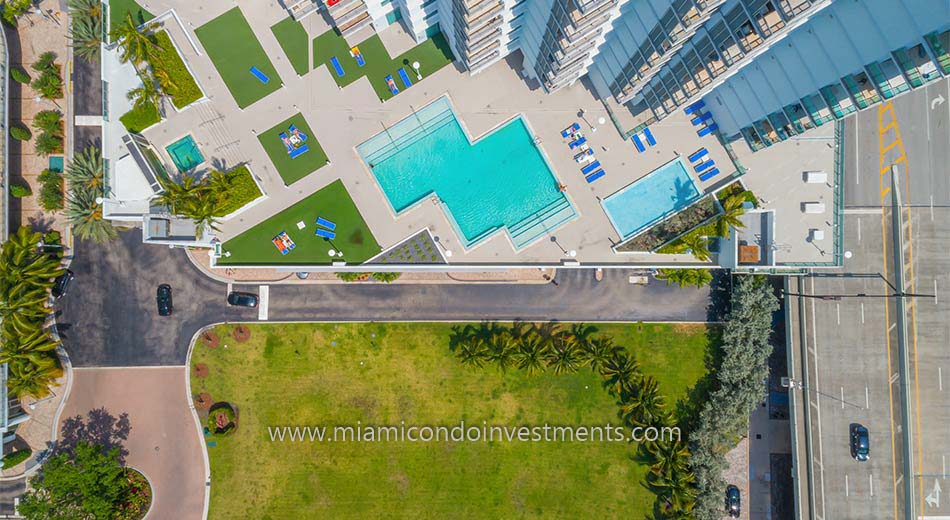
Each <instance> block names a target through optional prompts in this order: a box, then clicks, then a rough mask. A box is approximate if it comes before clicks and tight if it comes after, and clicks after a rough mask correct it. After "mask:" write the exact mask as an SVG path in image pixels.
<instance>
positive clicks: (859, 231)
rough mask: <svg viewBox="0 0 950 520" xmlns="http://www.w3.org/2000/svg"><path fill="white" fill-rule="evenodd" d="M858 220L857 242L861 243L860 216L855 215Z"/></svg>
mask: <svg viewBox="0 0 950 520" xmlns="http://www.w3.org/2000/svg"><path fill="white" fill-rule="evenodd" d="M857 220H858V243H859V244H860V243H861V217H857Z"/></svg>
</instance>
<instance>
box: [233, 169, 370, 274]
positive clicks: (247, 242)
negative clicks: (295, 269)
mask: <svg viewBox="0 0 950 520" xmlns="http://www.w3.org/2000/svg"><path fill="white" fill-rule="evenodd" d="M318 216H320V217H323V218H325V219H327V220H330V221H331V222H335V223H336V238H334V239H333V240H326V239H323V238H320V237H317V236H315V235H314V230H315V228H316V224H315V221H316V219H317V217H318ZM297 222H304V223H305V224H306V226H307V227H305V228H304V229H297ZM281 231H286V232H287V234H288V235H289V236H290V238H291V239H292V240H293V241H294V242H295V243H296V245H297V247H296V248H294V249H293V250H291V251H290V253H288V254H286V255H281V254H280V251H279V250H278V249H277V248H276V247H275V246H274V244H272V243H271V240H272V239H273V238H274V237H275V236H277V234H278V233H280V232H281ZM223 249H224V251H228V252H230V253H231V257H230V258H228V257H222V258H219V259H218V265H262V264H266V265H276V264H285V265H287V264H290V265H317V264H323V265H326V264H329V263H330V262H331V261H333V260H345V261H346V262H347V263H350V264H358V263H362V262H365V261H366V260H368V259H370V258H372V257H373V256H375V255H377V254H379V252H380V251H381V249H380V247H379V244H378V243H377V242H376V238H375V237H374V236H373V233H372V232H371V231H370V230H369V227H367V226H366V222H365V221H364V220H363V217H362V215H360V212H359V210H358V209H356V204H354V203H353V199H352V198H350V194H349V193H347V191H346V188H345V187H343V182H342V181H339V180H338V181H334V182H333V183H331V184H330V185H328V186H326V187H325V188H323V189H321V190H318V191H317V192H316V193H314V194H313V195H310V196H309V197H307V198H305V199H303V200H301V201H300V202H298V203H296V204H294V205H293V206H290V207H289V208H287V209H285V210H284V211H281V212H280V213H278V214H276V215H274V216H273V217H270V218H269V219H267V220H265V221H264V222H261V223H260V224H258V225H256V226H254V227H252V228H251V229H249V230H247V231H245V232H244V233H241V234H240V235H238V236H236V237H234V238H232V239H231V240H228V241H227V242H225V243H224V247H223ZM330 249H335V250H337V251H343V254H344V256H343V258H338V257H334V258H330V256H329V255H328V254H327V252H328V251H329V250H330Z"/></svg>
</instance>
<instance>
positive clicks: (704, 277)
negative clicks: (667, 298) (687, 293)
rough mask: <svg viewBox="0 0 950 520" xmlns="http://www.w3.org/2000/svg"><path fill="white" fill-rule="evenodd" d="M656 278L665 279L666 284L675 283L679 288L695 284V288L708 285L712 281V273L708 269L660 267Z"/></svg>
mask: <svg viewBox="0 0 950 520" xmlns="http://www.w3.org/2000/svg"><path fill="white" fill-rule="evenodd" d="M656 277H657V279H659V280H666V285H670V284H671V283H674V282H675V283H676V284H677V285H679V286H680V287H681V288H682V287H689V286H696V287H697V288H700V287H704V286H706V285H709V283H710V282H712V278H713V277H712V273H711V272H710V271H709V269H660V270H659V271H657V274H656Z"/></svg>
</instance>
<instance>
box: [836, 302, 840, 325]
mask: <svg viewBox="0 0 950 520" xmlns="http://www.w3.org/2000/svg"><path fill="white" fill-rule="evenodd" d="M835 314H836V315H837V316H838V325H841V304H840V303H836V304H835Z"/></svg>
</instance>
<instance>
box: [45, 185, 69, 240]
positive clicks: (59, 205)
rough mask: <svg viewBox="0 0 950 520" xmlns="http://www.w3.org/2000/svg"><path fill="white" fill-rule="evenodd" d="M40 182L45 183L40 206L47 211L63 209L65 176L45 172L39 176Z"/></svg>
mask: <svg viewBox="0 0 950 520" xmlns="http://www.w3.org/2000/svg"><path fill="white" fill-rule="evenodd" d="M39 181H40V182H41V183H43V187H42V188H40V206H42V208H43V209H44V210H45V211H58V210H61V209H63V207H64V203H65V196H64V195H63V176H62V175H60V174H59V173H57V172H54V171H51V170H43V173H41V174H40V176H39ZM47 242H48V240H47Z"/></svg>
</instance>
